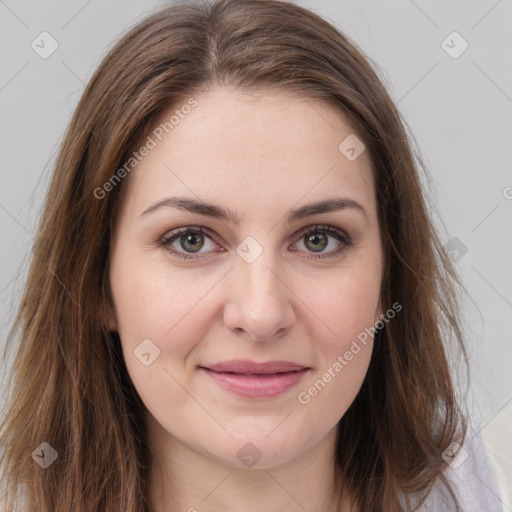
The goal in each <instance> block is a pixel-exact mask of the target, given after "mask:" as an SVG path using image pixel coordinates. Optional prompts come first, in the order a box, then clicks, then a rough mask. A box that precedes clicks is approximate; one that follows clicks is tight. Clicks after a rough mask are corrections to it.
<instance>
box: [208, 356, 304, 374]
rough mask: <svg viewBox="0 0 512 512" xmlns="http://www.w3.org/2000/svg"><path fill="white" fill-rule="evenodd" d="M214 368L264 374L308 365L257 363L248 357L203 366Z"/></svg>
mask: <svg viewBox="0 0 512 512" xmlns="http://www.w3.org/2000/svg"><path fill="white" fill-rule="evenodd" d="M202 368H207V369H209V370H213V371H214V372H231V373H245V374H249V375H264V374H271V373H286V372H295V371H299V370H304V369H305V368H307V366H304V365H301V364H297V363H292V362H290V361H267V362H265V363H255V362H253V361H249V360H247V359H233V360H232V361H223V362H221V363H216V364H209V365H208V366H202Z"/></svg>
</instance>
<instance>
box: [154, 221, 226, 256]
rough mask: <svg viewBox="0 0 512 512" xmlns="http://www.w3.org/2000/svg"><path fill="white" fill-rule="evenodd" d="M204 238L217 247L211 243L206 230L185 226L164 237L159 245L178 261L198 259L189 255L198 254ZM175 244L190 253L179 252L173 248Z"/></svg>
mask: <svg viewBox="0 0 512 512" xmlns="http://www.w3.org/2000/svg"><path fill="white" fill-rule="evenodd" d="M205 238H208V239H209V240H210V242H212V244H213V245H214V246H217V244H215V242H213V240H212V238H211V236H210V235H208V234H207V230H205V229H204V228H202V227H199V226H198V227H195V226H187V227H185V228H180V229H177V230H174V231H171V232H170V233H167V234H166V235H164V237H163V238H162V239H161V240H160V242H159V244H160V245H161V246H162V247H164V248H165V249H166V250H167V251H169V253H171V254H172V255H173V256H176V257H177V258H179V259H182V260H188V259H198V257H197V256H191V254H193V253H198V252H199V251H200V249H202V248H203V246H204V239H205ZM176 243H178V244H179V246H180V247H181V248H182V249H183V250H185V251H191V252H190V253H186V252H185V253H182V252H179V251H178V250H177V249H176V247H175V245H176ZM214 248H215V247H214Z"/></svg>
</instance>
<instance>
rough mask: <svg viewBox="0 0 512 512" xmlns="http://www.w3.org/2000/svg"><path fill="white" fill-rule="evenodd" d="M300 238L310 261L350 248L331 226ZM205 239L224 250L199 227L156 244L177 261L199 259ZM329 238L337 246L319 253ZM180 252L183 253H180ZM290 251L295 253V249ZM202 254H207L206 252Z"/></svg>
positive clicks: (177, 232) (348, 241) (174, 233)
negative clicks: (311, 253) (312, 254)
mask: <svg viewBox="0 0 512 512" xmlns="http://www.w3.org/2000/svg"><path fill="white" fill-rule="evenodd" d="M300 236H301V240H299V242H297V243H300V242H303V243H304V246H305V247H306V252H313V253H316V254H315V255H314V256H311V257H309V258H311V259H322V258H332V257H335V256H337V255H339V254H340V253H341V252H342V251H344V250H345V249H347V248H348V247H350V246H352V241H351V239H350V237H349V236H348V235H347V234H346V233H344V232H343V231H341V230H339V229H337V228H335V227H333V226H321V225H318V226H314V227H313V228H309V229H308V230H307V231H304V230H303V231H302V234H301V235H300ZM205 238H206V239H207V240H209V241H210V243H211V244H212V245H213V247H212V248H213V249H215V248H216V247H217V248H219V249H220V250H221V251H223V250H224V249H222V248H220V246H219V245H218V244H216V243H215V242H214V241H213V239H212V235H211V234H210V231H209V230H207V229H205V228H203V227H200V226H187V227H184V228H180V229H177V230H174V231H171V232H169V233H167V234H165V235H164V236H163V237H162V238H161V239H160V240H159V241H158V244H159V245H160V246H161V247H163V248H165V249H166V250H167V251H168V252H169V253H170V254H172V256H173V257H176V258H178V259H182V260H188V259H199V258H202V256H194V254H202V253H201V252H199V251H200V250H201V249H202V248H203V247H204V246H205ZM330 238H331V239H334V240H335V241H336V242H337V246H336V247H335V248H334V249H332V250H330V251H328V252H325V253H323V252H321V251H323V250H324V249H325V248H326V247H329V246H330V245H333V243H332V242H330V240H329V239H330ZM181 250H183V251H185V252H181ZM292 250H293V251H296V250H297V249H292ZM204 252H206V253H208V251H203V253H204Z"/></svg>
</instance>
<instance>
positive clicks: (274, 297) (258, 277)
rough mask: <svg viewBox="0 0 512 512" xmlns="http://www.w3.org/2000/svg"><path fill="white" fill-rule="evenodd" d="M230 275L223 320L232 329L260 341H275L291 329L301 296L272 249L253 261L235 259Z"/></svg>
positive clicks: (250, 339)
mask: <svg viewBox="0 0 512 512" xmlns="http://www.w3.org/2000/svg"><path fill="white" fill-rule="evenodd" d="M227 277H228V280H229V285H228V287H227V288H228V290H227V297H228V298H227V301H226V306H225V308H224V323H225V325H226V326H227V327H228V328H229V329H230V330H232V331H234V332H235V333H236V334H237V335H238V336H240V337H245V338H246V339H248V340H249V341H258V342H259V341H275V340H276V339H278V338H279V337H281V336H283V335H284V334H285V333H286V332H288V331H289V330H290V328H291V326H292V325H293V324H294V323H295V321H296V313H295V309H296V308H295V307H294V305H295V304H296V303H297V302H296V301H297V300H298V299H297V297H296V295H295V294H294V292H293V283H290V282H287V277H286V275H285V274H284V273H283V272H282V269H281V267H280V266H279V264H278V262H277V260H276V258H273V257H272V256H271V255H270V251H263V253H262V254H261V255H260V256H259V257H258V258H257V259H256V261H253V262H252V263H247V262H246V261H244V259H242V258H236V261H235V263H234V268H233V269H232V270H231V272H230V273H229V274H228V276H227ZM288 280H290V279H288Z"/></svg>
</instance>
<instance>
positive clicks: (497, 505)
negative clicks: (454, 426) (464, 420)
mask: <svg viewBox="0 0 512 512" xmlns="http://www.w3.org/2000/svg"><path fill="white" fill-rule="evenodd" d="M491 424H493V425H494V427H493V428H492V429H491V428H490V426H491ZM484 439H485V441H484ZM462 448H463V449H461V450H459V451H458V453H457V455H456V456H455V457H454V458H451V457H450V453H445V452H443V453H444V456H443V458H444V459H445V460H446V461H448V462H447V464H448V468H447V470H446V477H447V478H448V480H449V481H450V483H451V484H452V488H453V489H454V491H455V493H456V494H457V497H458V499H459V503H460V506H461V507H462V510H461V512H510V511H512V499H511V497H512V409H510V410H508V412H506V411H505V413H504V414H499V415H497V416H496V417H495V418H494V419H492V420H491V422H488V423H487V425H485V426H484V428H483V429H482V427H480V428H478V427H477V426H475V425H470V427H469V429H468V434H467V437H466V440H465V442H464V444H463V446H462ZM452 501H453V500H452V499H451V497H450V494H449V493H448V491H447V490H446V488H445V486H444V485H443V483H442V482H439V481H438V482H436V485H434V490H432V492H431V494H430V495H429V497H428V498H427V500H426V502H425V504H424V506H423V507H422V508H420V509H419V510H421V511H422V512H423V511H425V512H427V511H432V512H452V511H453V512H456V511H457V509H456V508H455V506H454V504H453V503H452Z"/></svg>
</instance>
